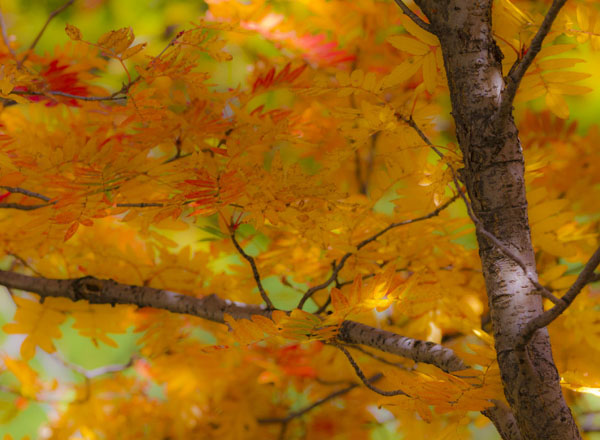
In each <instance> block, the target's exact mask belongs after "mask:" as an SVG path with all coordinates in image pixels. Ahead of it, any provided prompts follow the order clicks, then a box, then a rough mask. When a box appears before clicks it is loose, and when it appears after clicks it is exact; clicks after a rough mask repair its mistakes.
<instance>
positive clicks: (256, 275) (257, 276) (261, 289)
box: [230, 230, 275, 310]
mask: <svg viewBox="0 0 600 440" xmlns="http://www.w3.org/2000/svg"><path fill="white" fill-rule="evenodd" d="M230 237H231V241H232V242H233V245H234V246H235V248H236V249H237V251H238V252H239V253H240V255H241V256H242V257H244V259H245V260H246V261H247V262H248V263H250V267H251V268H252V274H253V275H254V281H255V282H256V286H257V287H258V291H259V292H260V296H262V299H263V300H264V302H265V304H266V305H267V307H268V308H269V309H270V310H274V309H275V306H273V303H272V302H271V299H270V298H269V295H267V292H266V291H265V288H264V287H263V285H262V281H261V280H260V274H259V273H258V268H257V267H256V262H255V261H254V258H252V257H251V256H250V255H248V254H247V253H246V252H245V251H244V249H242V247H241V246H240V244H239V243H238V242H237V240H236V239H235V230H232V231H231V235H230Z"/></svg>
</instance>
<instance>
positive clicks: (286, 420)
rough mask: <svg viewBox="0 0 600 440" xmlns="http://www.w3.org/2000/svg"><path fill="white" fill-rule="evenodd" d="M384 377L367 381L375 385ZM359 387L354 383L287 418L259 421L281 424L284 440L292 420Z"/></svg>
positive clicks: (378, 376)
mask: <svg viewBox="0 0 600 440" xmlns="http://www.w3.org/2000/svg"><path fill="white" fill-rule="evenodd" d="M382 377H383V375H382V374H375V375H374V376H371V377H370V378H369V379H367V381H368V383H373V382H376V381H378V380H379V379H381V378H382ZM358 386H359V385H358V384H357V383H352V384H350V385H348V386H347V387H345V388H340V389H339V390H337V391H334V392H333V393H331V394H328V395H327V396H325V397H323V398H321V399H319V400H317V401H315V402H313V403H311V404H310V405H307V406H305V407H304V408H302V409H299V410H297V411H292V412H290V413H289V414H288V415H287V416H285V417H270V418H263V419H258V423H260V424H263V425H268V424H274V423H281V432H280V435H279V438H280V439H283V438H284V437H285V431H286V429H287V426H288V424H289V423H290V422H291V421H292V420H294V419H297V418H300V417H302V416H303V415H305V414H306V413H308V412H310V411H312V410H313V409H315V408H317V407H319V406H321V405H323V404H324V403H327V402H329V401H330V400H333V399H335V398H336V397H340V396H343V395H344V394H347V393H349V392H350V391H352V390H353V389H354V388H357V387H358Z"/></svg>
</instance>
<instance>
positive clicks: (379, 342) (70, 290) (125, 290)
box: [0, 270, 467, 373]
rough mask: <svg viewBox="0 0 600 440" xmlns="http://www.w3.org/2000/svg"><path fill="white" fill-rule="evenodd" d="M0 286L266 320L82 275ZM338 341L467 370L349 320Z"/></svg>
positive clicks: (257, 310)
mask: <svg viewBox="0 0 600 440" xmlns="http://www.w3.org/2000/svg"><path fill="white" fill-rule="evenodd" d="M0 285H3V286H6V287H8V288H14V289H19V290H25V291H28V292H33V293H37V294H38V295H40V296H41V297H42V298H47V297H60V298H69V299H71V300H72V301H79V300H86V301H89V303H90V304H132V305H136V306H138V307H153V308H155V309H161V310H168V311H170V312H173V313H181V314H188V315H193V316H197V317H199V318H203V319H207V320H209V321H213V322H218V323H221V324H224V323H225V319H224V315H225V314H228V315H231V316H233V317H234V318H235V319H251V317H252V316H253V315H261V316H264V317H267V318H270V317H271V311H270V310H267V309H266V308H264V307H261V306H258V305H251V304H243V303H239V302H233V301H229V300H224V299H221V298H219V297H218V296H216V295H214V294H213V295H209V296H205V297H201V298H196V297H193V296H189V295H182V294H180V293H176V292H172V291H169V290H161V289H155V288H153V287H142V286H134V285H128V284H121V283H118V282H116V281H114V280H101V279H98V278H94V277H83V278H73V279H64V280H56V279H49V278H39V277H32V276H28V275H23V274H19V273H15V272H9V271H4V270H0ZM338 338H339V340H340V341H342V342H346V343H349V344H362V345H366V346H370V347H372V348H375V349H378V350H381V351H384V352H386V353H390V354H395V355H399V356H403V357H406V358H408V359H412V360H413V361H415V362H423V363H426V364H431V365H435V366H436V367H438V368H440V369H442V370H443V371H445V372H447V373H451V372H454V371H458V370H464V369H465V368H467V367H466V366H465V364H464V363H463V361H462V360H461V359H460V358H459V357H458V356H457V355H456V354H455V353H454V351H452V349H450V348H446V347H443V346H441V345H439V344H435V343H433V342H425V341H420V340H418V339H412V338H408V337H404V336H401V335H398V334H396V333H392V332H388V331H385V330H380V329H378V328H375V327H371V326H368V325H366V324H361V323H358V322H353V321H344V322H343V323H342V325H341V329H340V333H339V335H338Z"/></svg>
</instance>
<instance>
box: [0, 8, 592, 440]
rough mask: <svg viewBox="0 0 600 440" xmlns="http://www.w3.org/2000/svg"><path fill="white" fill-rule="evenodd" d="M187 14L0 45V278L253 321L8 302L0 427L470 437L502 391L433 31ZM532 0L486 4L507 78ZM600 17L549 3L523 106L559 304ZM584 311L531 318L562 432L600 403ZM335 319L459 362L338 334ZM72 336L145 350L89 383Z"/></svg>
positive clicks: (340, 17)
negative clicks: (130, 339) (53, 40)
mask: <svg viewBox="0 0 600 440" xmlns="http://www.w3.org/2000/svg"><path fill="white" fill-rule="evenodd" d="M206 3H207V9H206V11H205V13H204V15H203V16H198V17H190V19H192V21H193V22H192V23H187V24H186V25H185V26H182V27H180V28H178V29H177V30H176V31H175V32H174V33H173V34H172V35H170V36H169V38H167V39H166V40H165V41H164V42H163V49H162V50H158V51H155V52H152V51H150V50H149V49H148V47H147V45H146V43H139V42H138V39H136V36H135V32H136V29H132V28H128V27H126V28H122V29H117V30H109V31H108V32H107V33H105V34H104V35H102V36H101V37H100V38H98V39H90V37H89V36H88V35H86V30H85V29H84V28H81V29H80V28H79V27H78V23H77V20H76V19H74V20H73V21H72V22H69V23H68V24H67V25H66V28H65V35H64V38H63V40H62V41H59V42H57V45H56V48H55V49H54V51H53V52H50V53H41V52H39V51H36V50H35V48H30V49H28V44H29V42H30V41H29V40H27V41H26V42H21V41H20V40H16V41H15V40H13V39H12V38H10V39H5V40H4V41H3V42H2V43H0V59H1V63H2V66H1V67H0V69H1V70H0V98H1V100H2V104H3V108H2V110H1V113H0V190H1V191H0V257H3V259H2V260H1V261H2V266H1V268H2V269H3V270H5V271H11V272H16V273H19V274H24V275H28V276H31V277H37V278H40V279H64V280H73V279H82V280H84V281H82V282H87V281H85V280H86V278H83V277H87V276H89V277H93V279H92V280H114V281H115V282H116V283H120V285H130V286H141V287H142V288H154V289H158V290H156V291H155V290H152V292H159V291H162V293H159V295H163V298H164V300H165V304H166V303H167V301H168V299H169V295H176V294H181V295H185V296H189V297H193V298H197V299H202V298H210V296H211V295H216V297H217V298H219V299H220V300H229V301H234V302H237V303H240V304H241V306H240V307H242V306H244V305H248V307H253V306H262V308H258V307H254V308H251V310H255V311H256V310H261V311H262V312H261V313H253V312H252V313H249V314H248V316H243V317H242V315H239V314H238V315H236V313H237V312H236V310H238V309H231V310H233V311H225V312H224V313H222V315H219V316H220V317H219V318H215V319H213V318H211V317H208V319H202V318H206V316H204V315H202V314H198V313H193V312H191V313H188V314H185V313H172V312H170V311H168V310H173V309H172V308H169V307H166V306H165V307H164V309H163V310H161V308H160V307H156V308H150V307H138V306H136V305H135V304H138V305H143V304H147V303H143V302H139V303H138V302H129V303H127V301H124V302H122V303H119V302H118V301H108V303H104V302H105V301H103V300H102V298H101V297H100V296H101V293H102V291H103V289H104V288H105V284H102V282H101V281H98V282H97V283H98V284H97V292H99V293H98V299H97V300H90V301H87V300H89V299H90V297H89V296H85V299H87V300H79V301H72V299H74V297H73V296H71V297H69V296H68V295H61V294H51V293H47V292H46V293H43V294H42V295H41V296H40V295H38V294H35V293H30V292H27V291H25V290H27V289H24V290H18V289H13V288H11V289H8V290H7V292H8V293H7V295H10V298H11V299H12V301H14V304H15V305H16V312H15V315H14V317H13V318H12V321H11V322H9V323H7V324H5V325H4V326H3V327H2V330H3V332H4V333H5V334H7V335H24V339H22V343H21V344H20V351H19V352H18V353H12V354H10V355H9V354H8V353H2V354H1V357H2V361H1V367H0V382H1V383H2V384H3V385H2V389H1V390H0V391H2V393H1V394H0V410H2V413H1V417H2V420H3V421H4V422H5V423H7V422H10V420H11V419H12V418H13V417H16V416H17V415H18V414H19V411H22V410H23V409H24V408H25V407H26V406H27V405H28V404H31V403H32V402H37V403H41V404H43V405H44V408H45V409H46V410H47V412H48V413H49V414H50V413H51V414H52V417H50V418H49V419H48V421H47V423H46V428H45V431H44V432H45V434H44V435H46V437H47V438H51V439H57V440H58V439H70V438H86V439H117V438H123V439H139V438H152V439H167V438H169V439H188V438H206V439H213V438H214V439H220V440H226V439H232V440H233V439H253V438H256V439H282V438H285V439H301V438H306V439H325V438H328V439H329V438H340V439H341V438H349V439H357V440H358V439H370V438H373V437H372V436H373V435H379V436H380V437H377V438H388V437H383V435H392V434H390V433H395V432H398V433H403V434H404V436H405V437H403V438H411V439H412V438H414V439H420V438H431V439H450V438H471V435H472V433H473V432H475V431H477V430H479V429H480V428H483V427H484V426H486V425H487V424H489V420H488V419H486V418H485V417H484V415H482V414H481V412H484V413H485V411H486V409H488V408H490V407H492V406H494V405H495V402H497V401H503V400H504V394H503V386H502V382H501V379H500V373H499V369H498V364H497V361H496V352H495V349H494V342H493V338H492V336H491V335H490V326H489V312H488V299H487V296H486V288H485V283H484V280H483V278H482V275H481V271H482V269H481V261H480V258H479V255H478V252H477V246H476V242H475V238H474V237H475V227H474V225H473V222H472V219H471V218H470V217H469V215H468V212H467V206H466V205H465V202H467V203H468V201H467V200H466V198H465V200H463V199H462V191H463V189H462V186H461V184H460V182H459V181H458V180H457V177H456V175H457V174H458V173H459V171H458V170H459V169H460V168H461V167H462V156H461V153H460V150H459V148H458V146H457V141H456V139H455V137H454V129H453V125H452V124H453V122H452V120H451V119H450V115H449V111H448V102H449V98H448V96H449V91H448V85H447V79H446V73H445V70H444V60H443V58H442V50H441V47H440V43H439V41H438V39H437V38H436V37H435V36H434V35H433V34H431V33H428V32H427V31H425V30H424V29H423V28H422V27H420V26H419V25H418V24H417V23H415V22H414V21H413V20H411V18H409V17H408V16H406V15H403V14H402V10H401V9H400V8H399V7H398V5H397V4H396V3H395V2H393V1H389V2H381V1H374V0H360V1H352V2H344V1H299V2H293V3H294V4H293V5H292V4H288V3H287V2H281V3H280V2H269V1H262V0H261V1H252V2H237V1H233V0H231V1H229V0H211V1H206ZM407 3H408V2H407ZM550 3H551V2H549V1H541V0H540V1H537V2H533V1H514V2H511V1H509V0H497V1H495V2H494V8H493V24H494V32H495V36H496V41H497V43H498V46H499V48H500V50H501V51H502V53H503V54H504V60H503V66H504V69H505V71H506V72H508V70H509V69H510V67H511V65H512V64H513V63H514V62H515V60H518V59H520V58H522V57H523V56H524V54H525V53H526V52H527V50H528V44H529V41H530V40H531V38H532V37H533V35H534V34H535V32H536V30H537V29H538V27H539V25H540V23H541V21H542V19H543V13H544V11H545V10H546V9H547V7H548V6H549V4H550ZM411 7H412V6H411ZM413 9H414V10H415V11H416V8H413ZM599 11H600V10H599V9H598V8H597V5H595V4H593V2H585V1H571V2H568V4H567V5H566V6H565V7H564V8H563V10H562V11H561V14H560V15H559V17H558V19H557V20H556V22H555V24H554V26H553V28H552V31H551V32H550V34H549V35H548V37H547V39H546V40H545V42H544V46H543V48H542V49H541V52H540V53H539V54H538V55H537V57H536V58H535V60H534V62H533V64H532V67H531V68H530V69H529V71H528V73H527V74H526V75H525V77H524V78H523V80H522V82H521V85H520V88H519V91H518V93H517V95H516V98H515V118H516V120H517V124H518V126H519V131H520V139H521V143H522V147H523V151H524V155H525V167H526V168H525V180H526V185H527V194H528V203H529V221H530V225H531V235H532V241H533V244H534V246H535V251H536V261H537V267H538V273H539V282H540V283H541V284H542V285H544V286H546V287H547V288H549V289H551V290H552V292H553V294H554V295H556V296H558V297H560V296H561V294H563V293H564V292H565V291H566V290H567V289H568V288H569V287H570V286H571V285H572V283H573V282H574V280H575V279H576V278H577V274H578V273H579V271H580V270H581V267H582V265H583V264H584V263H585V262H586V261H587V259H588V258H589V256H590V254H592V252H593V251H594V250H595V248H596V247H597V240H598V238H597V236H598V218H599V217H598V215H599V213H600V194H599V188H600V150H599V149H598V145H600V132H599V131H598V128H597V126H595V125H594V126H591V127H589V128H586V129H581V128H580V127H578V125H577V121H574V120H573V119H570V118H569V115H570V108H569V107H570V106H569V103H572V102H574V101H569V99H571V98H569V97H572V96H579V95H584V94H586V93H588V92H589V91H590V90H591V89H590V88H588V87H587V86H586V85H584V84H585V82H584V81H583V80H585V79H586V78H588V77H589V76H590V75H589V74H588V73H585V72H584V71H585V70H586V68H585V67H581V66H582V65H583V64H584V63H585V61H584V59H585V58H586V57H588V55H589V53H590V51H593V50H597V49H598V48H599V47H600V43H599V42H600V30H599V29H600V12H599ZM75 17H76V16H75ZM53 23H54V22H53ZM51 25H52V24H51ZM5 30H6V32H5V34H6V33H8V34H9V35H10V31H11V30H10V28H8V29H5ZM32 37H34V36H32ZM41 38H44V36H43V35H42V37H41ZM30 39H31V40H32V39H33V38H30ZM257 42H260V45H258V46H257V44H258V43H257ZM257 47H258V49H257ZM588 70H590V69H588ZM111 75H112V76H113V77H115V76H116V77H118V78H119V79H120V80H121V81H122V86H121V87H120V88H118V87H117V88H113V89H111V88H109V87H107V86H106V85H105V84H106V81H104V80H105V79H106V78H107V77H111ZM432 147H433V149H432ZM457 185H458V186H457ZM93 283H96V281H93V282H92V284H89V283H88V284H85V286H86V289H87V290H86V292H87V293H89V294H91V295H93V292H94V286H95V285H96V284H93ZM0 284H3V285H6V283H0ZM9 287H10V286H9ZM142 291H143V290H140V292H142ZM48 292H49V291H48ZM38 293H39V292H38ZM597 294H598V288H597V287H594V284H590V285H589V286H587V287H585V288H584V290H583V292H582V293H581V294H580V295H579V296H578V298H577V300H576V301H575V302H574V303H573V305H572V306H571V307H570V308H569V309H567V310H566V312H565V313H564V314H563V315H561V317H560V318H558V319H556V320H555V321H554V322H553V323H552V324H551V325H550V326H549V331H550V333H551V339H552V344H553V353H554V358H555V361H556V364H557V368H558V371H559V373H560V375H561V378H562V385H563V390H564V392H565V395H566V398H567V401H568V402H569V404H571V406H572V410H573V411H574V413H575V416H576V417H578V416H579V414H581V413H583V412H584V411H586V410H589V409H590V408H589V407H588V406H586V405H591V404H590V403H589V401H588V400H585V399H583V397H582V396H583V394H582V393H592V394H594V393H595V394H597V393H598V392H599V391H598V390H599V389H600V348H599V347H600V343H599V339H598V332H599V327H598V318H597V308H598V300H597ZM73 295H75V296H76V295H77V294H73ZM140 295H141V294H140ZM61 296H62V297H61ZM69 298H70V299H69ZM80 298H84V296H81V297H80ZM75 299H78V298H75ZM213 299H214V298H213ZM215 301H216V299H215ZM111 302H112V304H111ZM547 303H548V304H547V305H548V306H550V305H552V304H551V302H549V301H547ZM203 304H204V303H203ZM206 304H208V305H207V306H206V307H210V304H212V303H210V302H206ZM215 304H216V303H215ZM219 304H220V303H219ZM240 310H241V309H240ZM240 313H241V312H240ZM215 316H216V315H215ZM349 320H350V321H356V322H360V323H362V324H365V325H366V326H369V328H373V329H383V330H386V331H389V332H391V333H394V334H398V335H402V336H406V337H409V338H413V339H416V340H419V341H429V342H432V343H434V344H442V345H443V346H444V347H446V348H449V349H451V353H453V356H456V359H460V360H461V361H462V363H463V364H461V365H462V367H464V369H463V368H462V367H461V369H459V370H456V369H455V368H450V367H448V366H447V365H448V364H442V363H436V362H437V361H435V360H434V361H431V362H428V361H418V362H417V361H415V360H416V357H411V356H405V357H403V356H397V355H395V354H391V353H390V352H389V351H388V350H386V349H382V348H381V346H377V345H375V344H374V345H372V346H368V345H362V346H361V345H358V344H357V343H356V344H354V343H350V342H349V341H350V339H349V338H350V336H346V335H345V333H344V331H345V330H344V329H345V328H346V327H344V326H346V325H347V322H348V321H349ZM65 326H68V327H70V328H72V329H74V330H76V331H77V332H78V333H79V334H80V335H81V336H84V337H85V338H89V340H91V341H92V342H93V344H96V345H99V346H101V345H108V346H112V347H117V346H118V343H117V342H116V340H115V335H118V334H125V333H127V332H132V331H133V332H135V333H136V334H137V335H138V339H137V342H136V347H135V349H134V350H133V354H132V356H131V359H130V360H129V362H127V363H125V364H123V365H118V366H115V365H108V366H106V367H102V368H100V369H98V370H97V371H90V370H85V369H83V368H82V367H80V366H78V365H75V364H71V363H69V362H68V361H66V360H64V358H63V356H62V355H61V353H60V350H57V341H60V340H61V338H62V332H63V330H64V329H65ZM567 335H568V336H567ZM419 343H421V342H419ZM423 344H424V342H423ZM417 345H418V344H417ZM437 346H438V345H431V346H430V347H434V348H435V347H437ZM428 347H429V346H428ZM42 352H45V353H47V354H49V355H51V356H53V357H55V358H56V359H60V362H62V363H64V364H65V365H66V366H67V368H69V369H71V370H72V371H73V372H74V374H78V375H79V376H80V377H79V378H78V380H75V381H69V380H64V378H63V379H61V378H56V377H52V374H49V373H48V372H45V371H44V368H40V363H39V362H37V361H36V359H38V358H39V356H41V355H42ZM36 353H37V355H36ZM453 359H454V358H453ZM444 365H446V367H444ZM81 378H83V380H81ZM591 409H594V408H591ZM386 433H388V434H386ZM393 435H395V434H393ZM78 436H79V437H78ZM389 438H396V437H391V436H390V437H389Z"/></svg>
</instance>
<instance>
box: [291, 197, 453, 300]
mask: <svg viewBox="0 0 600 440" xmlns="http://www.w3.org/2000/svg"><path fill="white" fill-rule="evenodd" d="M457 198H458V196H457V195H455V196H453V197H452V198H451V199H450V200H448V201H447V202H446V203H444V204H443V205H440V206H439V207H437V208H436V209H434V210H433V211H431V212H430V213H429V214H426V215H423V216H421V217H416V218H413V219H410V220H403V221H401V222H394V223H391V224H390V225H388V226H387V227H385V228H383V229H382V230H381V231H379V232H377V233H376V234H374V235H372V236H371V237H369V238H367V239H365V240H363V241H361V242H360V243H358V244H357V245H356V251H354V252H347V253H346V254H344V255H343V256H342V258H341V259H340V262H339V263H337V264H336V265H335V267H334V269H333V272H332V273H331V276H330V277H329V278H328V279H327V280H326V281H324V282H322V283H321V284H318V285H316V286H313V287H311V288H310V289H308V290H307V291H306V292H305V293H304V295H303V296H302V299H301V300H300V302H299V303H298V308H299V309H302V307H303V306H304V303H305V302H306V301H307V300H308V299H309V298H310V297H311V296H313V294H314V293H315V292H318V291H319V290H322V289H325V288H326V287H328V286H329V285H330V284H331V283H333V282H334V281H335V279H336V278H337V276H338V274H339V273H340V271H341V270H342V268H343V267H344V264H346V260H348V258H350V257H351V256H352V255H354V253H355V252H357V251H359V250H360V249H362V248H363V247H365V246H366V245H368V244H369V243H372V242H374V241H375V240H377V239H378V238H379V237H381V236H382V235H383V234H385V233H386V232H388V231H390V230H391V229H394V228H397V227H399V226H405V225H410V224H411V223H417V222H420V221H423V220H428V219H430V218H432V217H436V216H438V215H439V214H440V212H442V211H443V210H444V209H446V208H447V207H448V206H450V205H451V204H452V203H453V202H454V201H455V200H456V199H457Z"/></svg>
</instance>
